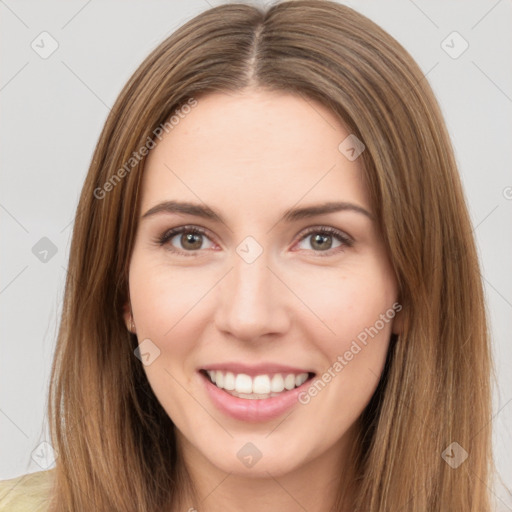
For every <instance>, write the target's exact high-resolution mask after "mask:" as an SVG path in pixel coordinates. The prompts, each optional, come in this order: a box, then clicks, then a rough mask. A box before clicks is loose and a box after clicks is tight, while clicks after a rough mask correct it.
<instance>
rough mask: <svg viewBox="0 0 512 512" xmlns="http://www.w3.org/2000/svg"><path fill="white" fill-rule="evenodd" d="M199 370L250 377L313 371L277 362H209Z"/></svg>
mask: <svg viewBox="0 0 512 512" xmlns="http://www.w3.org/2000/svg"><path fill="white" fill-rule="evenodd" d="M200 369H201V370H221V371H227V372H232V373H245V374H246V375H249V376H250V377H256V375H272V374H275V373H283V374H286V375H287V374H289V373H294V374H295V375H298V374H299V373H315V372H314V371H313V370H311V369H305V368H299V367H294V366H286V365H282V364H277V363H259V364H251V365H249V364H245V363H236V362H231V363H218V364H209V365H207V366H203V367H201V368H200Z"/></svg>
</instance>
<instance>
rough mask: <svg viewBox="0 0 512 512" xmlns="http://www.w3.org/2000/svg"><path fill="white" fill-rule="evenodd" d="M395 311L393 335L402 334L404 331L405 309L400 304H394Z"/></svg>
mask: <svg viewBox="0 0 512 512" xmlns="http://www.w3.org/2000/svg"><path fill="white" fill-rule="evenodd" d="M393 309H394V310H395V317H394V318H393V328H392V332H393V334H402V332H403V329H404V314H405V313H404V307H403V306H402V304H401V303H400V302H395V304H393Z"/></svg>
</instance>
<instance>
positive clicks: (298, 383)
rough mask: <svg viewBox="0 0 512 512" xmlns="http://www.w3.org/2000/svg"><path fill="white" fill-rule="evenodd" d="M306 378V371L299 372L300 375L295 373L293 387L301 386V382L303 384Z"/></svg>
mask: <svg viewBox="0 0 512 512" xmlns="http://www.w3.org/2000/svg"><path fill="white" fill-rule="evenodd" d="M307 380H308V374H307V373H301V374H300V375H297V377H295V387H297V388H298V387H299V386H302V384H304V382H306V381H307Z"/></svg>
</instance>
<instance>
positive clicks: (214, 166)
mask: <svg viewBox="0 0 512 512" xmlns="http://www.w3.org/2000/svg"><path fill="white" fill-rule="evenodd" d="M349 135H350V133H349V132H348V131H347V130H346V128H345V127H344V126H343V124H342V123H341V122H340V120H339V119H338V118H337V117H336V116H335V114H334V113H333V112H331V111H330V110H329V109H327V108H326V107H325V106H323V105H322V104H320V103H319V102H316V101H314V100H311V99H309V98H304V97H302V96H300V95H293V94H289V93H285V92H268V91H254V90H252V91H250V92H243V93H213V94H208V95H205V96H202V97H199V98H198V100H197V105H196V106H195V107H194V108H191V109H190V110H188V109H187V113H186V114H182V115H181V116H180V117H179V122H178V123H177V124H175V125H174V128H173V129H172V130H171V131H169V133H168V134H166V135H165V136H164V137H163V138H162V140H161V141H160V142H158V144H157V145H156V147H155V148H154V149H152V150H151V151H150V154H149V156H148V159H147V161H146V165H145V173H144V178H143V184H142V208H143V209H144V208H146V209H147V208H148V207H151V206H152V205H153V204H154V203H155V202H158V201H165V200H169V199H183V200H193V201H196V202H197V200H200V201H202V202H204V203H206V204H208V205H212V206H213V205H215V206H216V209H222V210H225V211H228V210H229V208H232V209H233V211H236V212H238V213H240V212H244V211H246V210H248V211H250V210H251V209H253V210H254V211H256V210H257V211H258V212H259V213H261V209H262V208H263V207H264V208H265V210H272V209H273V205H276V207H277V206H278V204H279V209H280V210H281V209H282V208H281V207H282V206H284V205H285V204H286V205H287V206H291V205H292V204H294V203H296V202H298V201H301V202H303V203H308V202H325V201H343V200H347V201H349V200H350V201H351V202H356V203H359V204H360V205H361V206H364V207H366V208H367V209H370V210H371V205H369V204H368V201H367V194H366V190H365V186H364V181H363V174H362V173H363V171H362V164H361V163H360V160H359V159H356V160H354V161H351V160H349V159H347V157H346V156H345V155H344V154H343V153H342V152H341V151H340V150H339V145H340V143H341V142H342V141H343V140H345V139H346V137H347V136H349ZM281 203H283V204H281Z"/></svg>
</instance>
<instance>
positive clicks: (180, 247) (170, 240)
mask: <svg viewBox="0 0 512 512" xmlns="http://www.w3.org/2000/svg"><path fill="white" fill-rule="evenodd" d="M207 241H209V242H210V245H209V246H208V245H207V246H206V247H204V246H203V244H205V242H207ZM158 243H159V244H160V245H162V246H163V245H165V246H166V247H167V248H169V250H171V251H173V252H177V253H180V252H181V253H186V252H188V253H194V252H198V251H199V250H201V249H209V248H211V246H212V245H213V243H212V242H211V240H210V239H209V237H208V236H207V235H206V233H205V232H204V231H203V230H202V229H200V228H197V227H188V226H181V227H179V228H174V229H171V230H169V231H167V232H165V233H164V234H163V235H162V236H161V237H160V238H159V239H158Z"/></svg>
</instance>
